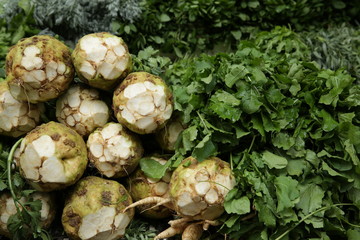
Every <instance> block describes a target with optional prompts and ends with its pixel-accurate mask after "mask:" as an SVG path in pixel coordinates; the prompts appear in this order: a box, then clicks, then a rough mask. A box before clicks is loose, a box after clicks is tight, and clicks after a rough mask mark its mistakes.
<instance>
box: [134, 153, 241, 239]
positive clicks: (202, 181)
mask: <svg viewBox="0 0 360 240" xmlns="http://www.w3.org/2000/svg"><path fill="white" fill-rule="evenodd" d="M234 186H235V178H234V176H233V173H232V171H231V168H230V165H229V163H227V162H224V161H222V160H221V159H220V158H217V157H210V158H208V159H205V160H204V161H202V162H198V161H197V160H196V159H195V158H193V157H188V158H186V159H184V160H183V163H182V164H180V165H179V166H178V167H177V168H176V170H175V171H174V172H173V174H172V176H171V180H170V185H169V188H170V191H169V197H168V198H161V197H148V198H144V199H142V200H140V201H137V202H135V203H133V204H131V205H130V206H128V207H127V209H129V208H132V207H136V206H140V205H143V204H156V205H157V206H158V205H160V204H166V206H167V207H169V208H171V209H173V210H174V211H175V212H176V213H177V215H179V216H180V217H182V218H183V220H176V221H174V222H171V227H170V228H169V233H170V232H171V233H174V232H177V230H178V227H177V226H183V224H185V225H186V223H188V222H190V221H199V223H201V224H202V225H203V228H205V229H207V228H208V226H209V225H215V224H217V221H213V220H215V219H217V218H218V217H220V215H221V214H222V213H223V212H224V206H223V205H224V200H225V196H226V194H227V193H228V192H229V191H230V190H231V189H232V188H233V187H234ZM189 231H190V230H189ZM159 238H160V237H159ZM159 238H158V239H159Z"/></svg>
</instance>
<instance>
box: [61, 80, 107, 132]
mask: <svg viewBox="0 0 360 240" xmlns="http://www.w3.org/2000/svg"><path fill="white" fill-rule="evenodd" d="M109 117H110V113H109V108H108V106H107V105H106V103H105V102H104V101H102V100H100V96H99V92H98V91H97V90H96V89H92V88H88V87H85V86H83V85H79V84H76V85H74V86H72V87H70V88H69V90H68V91H67V92H66V93H65V94H64V95H62V96H61V97H60V98H59V99H58V100H57V102H56V118H57V120H58V121H59V122H61V123H63V124H65V125H66V126H68V127H70V128H72V129H74V130H75V131H76V132H78V133H79V134H80V135H81V136H88V135H89V134H90V133H91V132H93V131H94V130H95V129H96V128H98V127H102V126H104V125H105V124H106V123H107V122H108V119H109Z"/></svg>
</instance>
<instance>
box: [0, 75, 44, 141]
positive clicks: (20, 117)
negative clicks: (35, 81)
mask: <svg viewBox="0 0 360 240" xmlns="http://www.w3.org/2000/svg"><path fill="white" fill-rule="evenodd" d="M44 110H45V109H44V105H43V104H42V103H37V104H32V103H28V102H25V101H18V100H16V99H15V98H14V97H13V96H12V95H11V93H10V91H9V87H8V85H7V82H6V81H3V82H0V135H6V136H11V137H19V136H21V135H23V134H25V133H27V132H29V131H31V130H32V129H34V128H35V127H36V126H37V125H38V124H39V123H40V116H41V114H42V113H43V112H44Z"/></svg>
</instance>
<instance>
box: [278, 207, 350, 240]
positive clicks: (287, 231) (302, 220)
mask: <svg viewBox="0 0 360 240" xmlns="http://www.w3.org/2000/svg"><path fill="white" fill-rule="evenodd" d="M353 205H354V204H352V203H337V204H332V205H330V206H325V207H322V208H319V209H318V210H316V211H313V212H312V213H310V214H308V215H306V216H305V217H304V218H302V219H301V220H300V221H299V222H298V223H296V224H295V225H294V226H292V227H291V228H289V229H288V230H286V231H285V232H284V233H283V234H281V235H280V236H279V237H277V238H276V239H275V240H281V239H282V238H283V237H285V236H286V235H287V234H288V233H290V232H291V231H292V230H293V229H294V228H296V227H297V226H299V225H300V223H302V222H304V221H305V220H306V219H308V218H310V217H312V216H313V215H315V214H316V213H319V212H322V211H326V210H328V209H330V208H332V207H336V206H353Z"/></svg>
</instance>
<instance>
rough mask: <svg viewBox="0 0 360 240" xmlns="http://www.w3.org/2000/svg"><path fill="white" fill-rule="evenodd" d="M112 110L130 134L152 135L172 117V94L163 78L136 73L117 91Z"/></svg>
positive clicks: (129, 76)
mask: <svg viewBox="0 0 360 240" xmlns="http://www.w3.org/2000/svg"><path fill="white" fill-rule="evenodd" d="M113 109H114V112H115V116H116V118H117V120H118V121H119V122H120V123H121V124H123V125H125V126H126V127H127V128H129V129H130V130H131V131H134V132H136V133H139V134H148V133H153V132H155V131H156V130H158V129H160V128H162V127H163V126H164V124H165V123H166V122H167V121H168V120H169V119H170V117H171V114H172V111H173V99H172V93H171V92H170V89H169V88H168V87H167V85H166V84H165V82H164V81H163V80H162V79H161V78H160V77H158V76H155V75H152V74H150V73H146V72H134V73H131V74H129V75H128V76H127V77H126V78H125V80H124V81H123V82H122V83H121V84H120V85H119V86H118V87H117V88H116V90H115V92H114V96H113Z"/></svg>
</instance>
